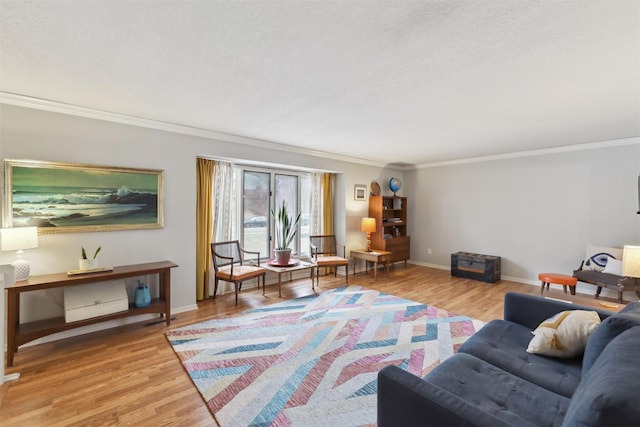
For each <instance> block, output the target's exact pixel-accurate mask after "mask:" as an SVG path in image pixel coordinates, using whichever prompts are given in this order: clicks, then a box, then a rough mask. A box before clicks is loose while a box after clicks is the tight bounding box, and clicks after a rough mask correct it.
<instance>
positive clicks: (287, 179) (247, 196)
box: [234, 167, 311, 257]
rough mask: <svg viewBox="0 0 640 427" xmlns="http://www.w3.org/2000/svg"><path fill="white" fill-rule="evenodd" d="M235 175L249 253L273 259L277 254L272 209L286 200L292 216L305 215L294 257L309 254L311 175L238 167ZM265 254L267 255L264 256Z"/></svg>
mask: <svg viewBox="0 0 640 427" xmlns="http://www.w3.org/2000/svg"><path fill="white" fill-rule="evenodd" d="M234 174H237V176H240V177H241V179H236V180H235V182H241V183H242V184H241V185H240V187H241V188H240V189H239V192H240V197H238V198H237V200H242V206H239V207H238V210H239V217H240V221H239V223H240V224H242V227H241V230H240V233H239V235H240V240H241V242H242V246H243V247H244V248H245V249H246V250H249V251H259V252H260V254H261V255H262V256H263V257H271V254H272V252H273V245H274V242H273V236H272V233H273V230H274V223H273V218H272V217H271V210H272V209H273V207H274V206H279V205H280V204H281V203H282V201H285V202H286V203H287V207H288V208H289V212H290V213H291V215H292V216H294V215H295V214H297V212H301V220H300V223H299V224H298V233H297V234H296V238H295V240H294V243H293V245H292V246H293V247H292V249H293V254H294V255H297V256H308V255H309V234H310V229H311V228H310V225H311V224H310V218H311V215H310V212H311V175H310V174H309V173H304V172H289V171H280V170H265V169H253V168H248V167H237V168H235V169H234ZM263 254H264V255H263Z"/></svg>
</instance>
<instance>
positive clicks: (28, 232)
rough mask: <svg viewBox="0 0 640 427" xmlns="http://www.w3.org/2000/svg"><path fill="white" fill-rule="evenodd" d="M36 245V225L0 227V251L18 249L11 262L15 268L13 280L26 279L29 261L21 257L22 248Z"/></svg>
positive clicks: (28, 272) (28, 271)
mask: <svg viewBox="0 0 640 427" xmlns="http://www.w3.org/2000/svg"><path fill="white" fill-rule="evenodd" d="M37 247H38V227H14V228H0V251H18V252H17V253H16V256H17V257H16V260H15V261H13V262H12V263H11V265H13V267H14V268H15V274H16V275H15V280H16V281H21V280H27V279H28V278H29V274H30V273H31V266H30V265H29V262H28V261H27V260H26V259H24V258H23V257H22V254H23V251H22V250H23V249H31V248H37Z"/></svg>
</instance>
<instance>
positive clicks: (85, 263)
mask: <svg viewBox="0 0 640 427" xmlns="http://www.w3.org/2000/svg"><path fill="white" fill-rule="evenodd" d="M100 249H102V246H98V249H96V251H95V252H94V253H93V258H89V257H87V251H86V250H85V248H84V246H83V247H82V258H80V263H79V264H80V270H92V269H94V268H98V259H97V258H96V257H97V256H98V253H99V252H100Z"/></svg>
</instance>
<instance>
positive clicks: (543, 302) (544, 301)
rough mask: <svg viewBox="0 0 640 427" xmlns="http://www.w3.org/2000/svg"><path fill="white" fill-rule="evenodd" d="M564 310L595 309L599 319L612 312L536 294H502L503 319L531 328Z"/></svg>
mask: <svg viewBox="0 0 640 427" xmlns="http://www.w3.org/2000/svg"><path fill="white" fill-rule="evenodd" d="M565 310H589V311H595V312H597V313H598V315H599V316H600V319H601V320H604V319H605V318H607V317H609V316H610V315H611V314H612V313H611V312H610V311H607V310H599V309H596V308H592V307H585V306H583V305H579V304H570V303H566V302H563V301H557V300H552V299H548V298H544V297H540V296H536V295H529V294H520V293H517V292H507V294H506V295H505V296H504V320H508V321H510V322H514V323H517V324H519V325H522V326H525V327H527V328H529V329H531V330H533V329H535V328H537V327H538V325H539V324H540V323H542V321H544V320H546V319H548V318H549V317H551V316H554V315H556V314H558V313H560V312H561V311H565Z"/></svg>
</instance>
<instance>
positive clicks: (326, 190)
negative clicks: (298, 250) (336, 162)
mask: <svg viewBox="0 0 640 427" xmlns="http://www.w3.org/2000/svg"><path fill="white" fill-rule="evenodd" d="M333 181H334V174H332V173H323V174H322V182H321V189H322V234H333Z"/></svg>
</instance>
